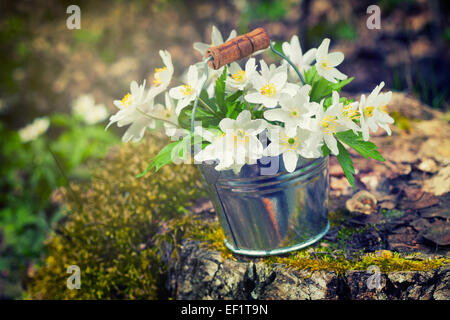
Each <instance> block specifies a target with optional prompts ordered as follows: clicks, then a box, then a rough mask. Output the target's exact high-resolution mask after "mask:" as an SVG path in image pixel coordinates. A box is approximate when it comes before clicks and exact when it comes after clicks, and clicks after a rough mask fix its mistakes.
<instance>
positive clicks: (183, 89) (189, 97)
mask: <svg viewBox="0 0 450 320" xmlns="http://www.w3.org/2000/svg"><path fill="white" fill-rule="evenodd" d="M205 78H206V76H205V75H202V76H200V77H199V74H198V70H197V67H196V66H190V67H189V71H188V73H187V83H186V84H184V85H182V86H178V87H175V88H172V89H170V90H169V95H170V96H171V97H172V98H174V99H176V100H178V103H177V108H176V110H175V111H176V113H177V114H180V112H181V110H183V108H185V107H186V106H187V105H189V103H191V101H193V100H194V99H195V98H197V97H198V96H199V95H200V90H201V89H202V86H203V83H204V82H205Z"/></svg>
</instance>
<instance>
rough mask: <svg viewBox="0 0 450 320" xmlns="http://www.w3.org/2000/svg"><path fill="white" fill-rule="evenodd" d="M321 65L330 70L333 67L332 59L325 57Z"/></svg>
mask: <svg viewBox="0 0 450 320" xmlns="http://www.w3.org/2000/svg"><path fill="white" fill-rule="evenodd" d="M320 66H321V67H322V68H324V69H325V70H330V69H331V66H330V61H329V60H328V59H323V60H322V61H321V62H320Z"/></svg>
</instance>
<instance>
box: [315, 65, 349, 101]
mask: <svg viewBox="0 0 450 320" xmlns="http://www.w3.org/2000/svg"><path fill="white" fill-rule="evenodd" d="M310 70H311V69H310ZM308 71H309V70H308ZM353 79H354V78H348V79H345V80H342V81H339V82H337V83H333V82H330V81H328V80H326V79H325V78H323V77H319V78H318V79H315V78H314V79H313V80H312V84H311V86H312V89H311V93H310V97H311V101H315V102H320V100H322V99H323V98H326V97H328V96H329V95H331V93H332V92H333V91H337V92H339V91H341V89H342V88H343V87H344V86H345V85H347V84H349V83H350V82H352V81H353Z"/></svg>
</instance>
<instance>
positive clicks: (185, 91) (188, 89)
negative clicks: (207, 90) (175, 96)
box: [181, 84, 194, 96]
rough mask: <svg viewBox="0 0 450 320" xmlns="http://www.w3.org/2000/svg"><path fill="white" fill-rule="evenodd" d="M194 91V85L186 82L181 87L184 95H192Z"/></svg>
mask: <svg viewBox="0 0 450 320" xmlns="http://www.w3.org/2000/svg"><path fill="white" fill-rule="evenodd" d="M193 92H194V89H193V88H192V86H191V85H190V84H185V85H184V86H182V88H181V93H182V94H183V95H184V96H190V95H191V94H192V93H193Z"/></svg>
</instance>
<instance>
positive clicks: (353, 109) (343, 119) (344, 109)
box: [331, 91, 361, 134]
mask: <svg viewBox="0 0 450 320" xmlns="http://www.w3.org/2000/svg"><path fill="white" fill-rule="evenodd" d="M331 106H332V107H334V106H336V108H338V109H340V110H341V112H339V113H338V116H337V118H338V120H339V122H340V123H341V124H342V125H343V126H344V127H346V128H347V129H351V130H352V131H353V132H354V133H355V134H358V131H361V128H360V127H359V126H358V125H357V124H356V123H355V122H354V120H359V110H358V102H351V103H348V104H346V105H344V103H343V102H340V101H339V93H338V92H337V91H333V94H332V103H331Z"/></svg>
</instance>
